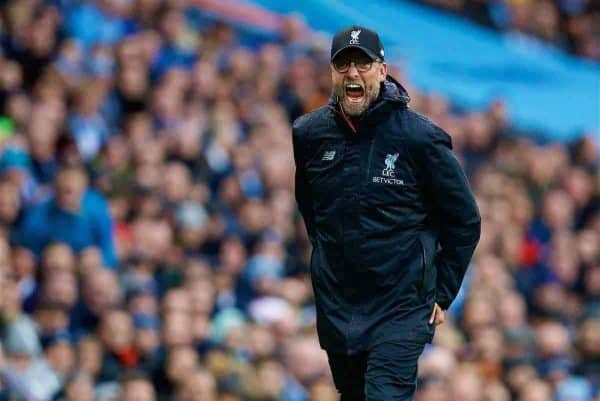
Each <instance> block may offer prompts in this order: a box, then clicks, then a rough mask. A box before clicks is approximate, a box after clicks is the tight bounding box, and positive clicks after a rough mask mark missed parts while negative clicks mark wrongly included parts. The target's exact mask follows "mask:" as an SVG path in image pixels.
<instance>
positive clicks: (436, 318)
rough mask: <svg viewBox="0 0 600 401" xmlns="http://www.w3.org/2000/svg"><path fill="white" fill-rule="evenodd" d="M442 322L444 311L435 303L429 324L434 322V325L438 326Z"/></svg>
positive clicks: (444, 316)
mask: <svg viewBox="0 0 600 401" xmlns="http://www.w3.org/2000/svg"><path fill="white" fill-rule="evenodd" d="M444 320H446V312H444V310H443V309H442V308H441V307H440V306H439V305H438V304H437V302H436V303H435V305H434V306H433V311H432V312H431V317H430V318H429V324H432V323H434V322H435V325H436V326H439V325H440V324H442V323H444Z"/></svg>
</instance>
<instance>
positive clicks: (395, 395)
mask: <svg viewBox="0 0 600 401" xmlns="http://www.w3.org/2000/svg"><path fill="white" fill-rule="evenodd" d="M424 348H425V344H417V343H410V342H407V343H399V342H398V343H382V344H378V345H375V346H374V347H373V348H372V349H371V350H370V351H368V352H362V353H359V354H353V355H344V354H335V353H330V352H328V353H327V356H328V357H329V366H330V367H331V373H332V375H333V381H334V382H335V386H336V388H337V390H338V391H339V392H340V394H341V400H340V401H412V399H413V395H414V393H415V390H416V389H417V362H418V360H419V356H420V355H421V353H422V352H423V349H424Z"/></svg>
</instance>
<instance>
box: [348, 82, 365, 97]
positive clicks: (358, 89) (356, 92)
mask: <svg viewBox="0 0 600 401" xmlns="http://www.w3.org/2000/svg"><path fill="white" fill-rule="evenodd" d="M344 88H345V89H346V96H347V97H348V99H349V100H352V101H358V100H361V99H362V98H363V96H364V95H365V90H364V89H363V87H362V86H361V85H360V84H346V86H345V87H344Z"/></svg>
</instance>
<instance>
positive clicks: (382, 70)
mask: <svg viewBox="0 0 600 401" xmlns="http://www.w3.org/2000/svg"><path fill="white" fill-rule="evenodd" d="M387 68H388V66H387V64H386V63H381V66H380V68H379V82H383V81H385V77H387Z"/></svg>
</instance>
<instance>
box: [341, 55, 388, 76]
mask: <svg viewBox="0 0 600 401" xmlns="http://www.w3.org/2000/svg"><path fill="white" fill-rule="evenodd" d="M374 62H375V63H378V62H379V59H377V60H371V59H370V58H361V59H358V60H354V61H351V60H349V59H343V58H342V59H335V60H333V68H335V70H336V71H337V72H341V73H343V72H347V71H348V70H349V69H350V65H351V64H354V66H355V67H356V69H357V70H358V72H367V71H369V70H370V69H371V66H372V65H373V63H374Z"/></svg>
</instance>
